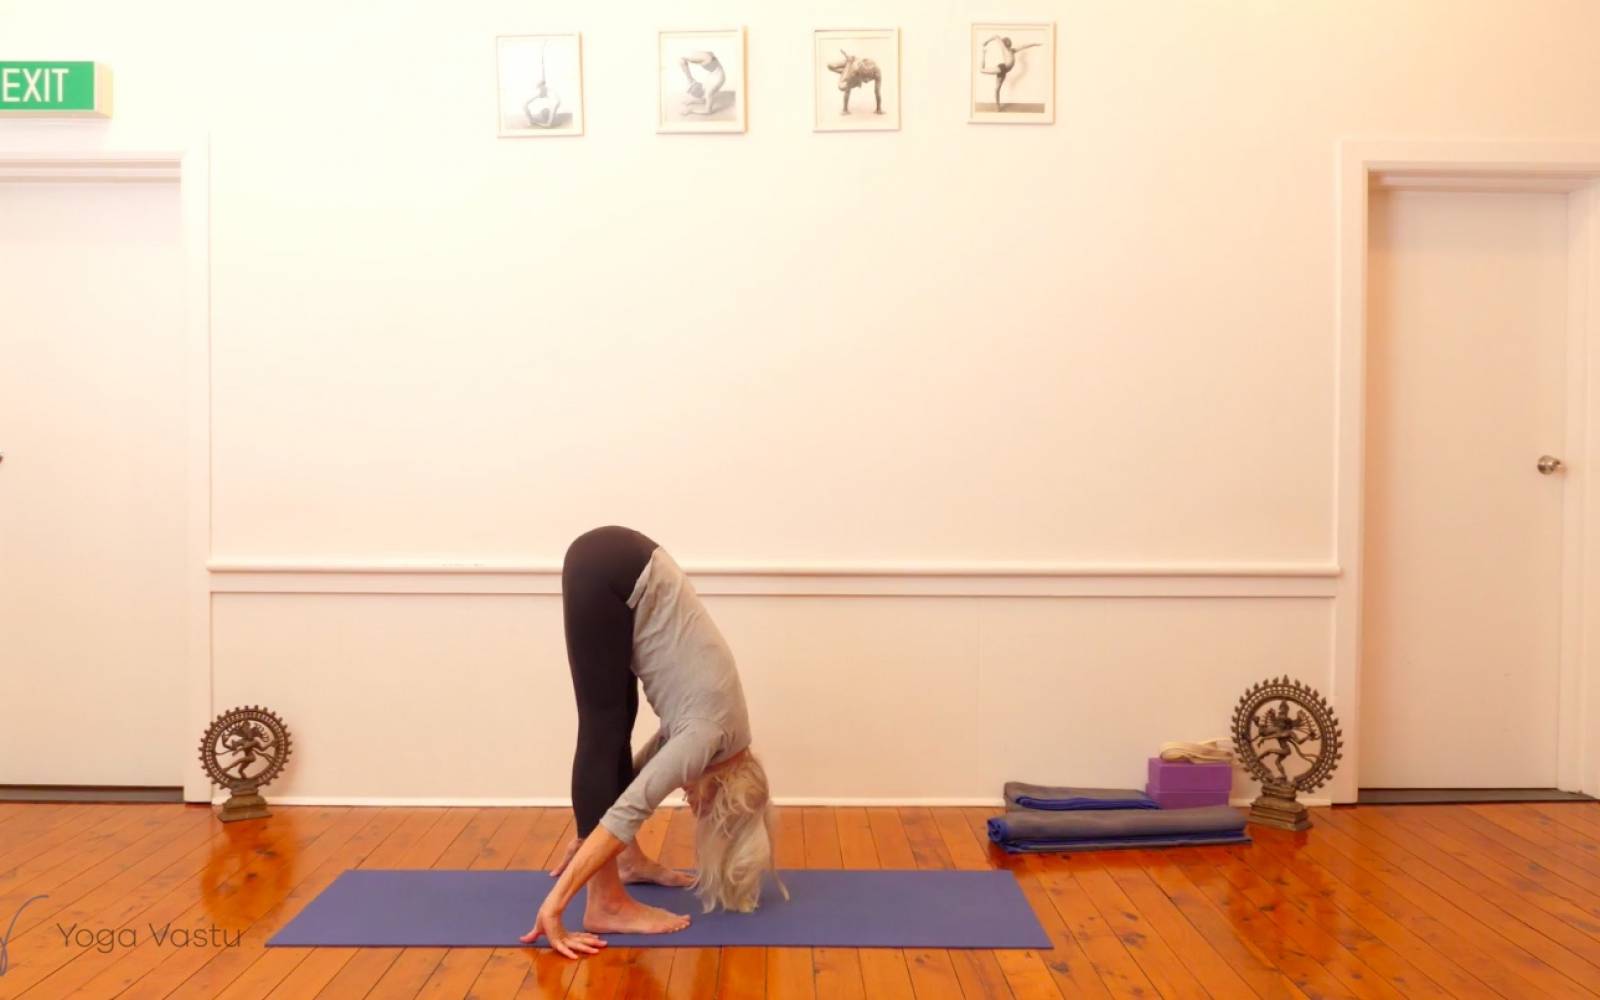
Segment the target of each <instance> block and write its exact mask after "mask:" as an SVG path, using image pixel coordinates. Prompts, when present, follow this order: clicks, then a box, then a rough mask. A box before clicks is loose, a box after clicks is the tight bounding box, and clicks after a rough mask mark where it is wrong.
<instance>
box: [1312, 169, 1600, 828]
mask: <svg viewBox="0 0 1600 1000" xmlns="http://www.w3.org/2000/svg"><path fill="white" fill-rule="evenodd" d="M1337 188H1338V194H1337V206H1338V213H1339V218H1338V249H1337V269H1338V288H1337V301H1336V307H1335V324H1336V327H1337V340H1338V345H1339V347H1338V359H1337V361H1338V377H1337V390H1336V393H1337V395H1336V399H1335V403H1336V406H1337V418H1336V420H1335V425H1336V429H1337V438H1336V441H1335V448H1334V456H1335V461H1336V463H1337V466H1336V468H1335V470H1334V473H1335V475H1334V482H1335V484H1336V485H1335V492H1336V501H1335V507H1336V524H1335V534H1336V537H1335V547H1336V552H1337V559H1338V565H1339V567H1340V575H1339V583H1338V587H1337V596H1336V598H1335V601H1334V649H1333V693H1332V701H1333V704H1334V706H1335V709H1336V710H1337V712H1338V714H1339V717H1340V719H1341V721H1342V722H1343V723H1344V728H1345V729H1346V730H1347V732H1349V733H1350V734H1351V735H1350V736H1349V743H1348V745H1347V746H1346V748H1345V760H1344V767H1343V768H1341V770H1340V773H1339V774H1337V775H1336V776H1335V778H1334V782H1333V788H1332V793H1333V799H1334V801H1336V802H1353V801H1355V798H1356V790H1357V785H1358V776H1359V773H1360V760H1359V753H1360V730H1361V706H1360V697H1361V613H1362V606H1361V601H1362V580H1363V577H1362V545H1363V542H1364V532H1363V526H1364V515H1365V511H1364V509H1363V508H1364V504H1365V473H1366V345H1367V251H1368V232H1367V225H1368V218H1369V215H1368V213H1369V211H1370V207H1371V206H1370V201H1371V198H1370V195H1371V192H1372V190H1373V189H1374V188H1379V189H1387V190H1427V191H1504V192H1551V193H1564V194H1566V195H1567V197H1568V208H1567V211H1568V216H1567V218H1568V267H1569V272H1568V273H1569V280H1568V311H1567V421H1566V440H1565V441H1564V442H1555V443H1554V446H1555V447H1560V448H1563V449H1564V452H1563V453H1560V454H1562V457H1563V459H1564V461H1565V462H1566V464H1567V469H1566V471H1565V476H1566V480H1567V481H1566V488H1567V491H1568V492H1567V496H1566V497H1565V502H1564V503H1563V505H1562V511H1563V514H1562V518H1563V524H1562V532H1563V534H1562V549H1563V552H1562V567H1561V589H1562V608H1561V632H1560V639H1559V641H1560V686H1559V690H1560V700H1561V701H1560V712H1559V723H1558V731H1557V733H1556V734H1555V740H1556V775H1557V784H1558V787H1560V788H1562V789H1564V790H1567V791H1582V792H1587V793H1590V794H1600V732H1597V731H1596V730H1597V729H1600V657H1597V653H1600V620H1597V615H1596V613H1595V601H1594V599H1593V595H1595V594H1597V593H1600V531H1597V530H1596V529H1597V527H1600V520H1597V516H1600V490H1595V489H1591V488H1589V486H1588V471H1589V470H1590V469H1591V468H1595V467H1596V459H1597V458H1600V441H1597V440H1596V435H1591V434H1590V433H1588V428H1590V427H1600V391H1593V390H1591V388H1590V387H1591V386H1593V385H1596V384H1600V382H1597V377H1600V350H1597V349H1595V348H1596V347H1600V144H1597V143H1542V142H1435V141H1417V142H1412V141H1383V140H1379V141H1372V140H1347V141H1345V142H1342V143H1340V145H1339V153H1338V174H1337ZM1529 461H1530V462H1531V461H1532V457H1531V456H1530V458H1529Z"/></svg>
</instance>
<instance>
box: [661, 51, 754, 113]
mask: <svg viewBox="0 0 1600 1000" xmlns="http://www.w3.org/2000/svg"><path fill="white" fill-rule="evenodd" d="M656 54H657V65H656V80H657V83H656V86H657V88H658V92H657V97H656V106H657V110H656V131H657V132H743V131H744V127H745V98H744V87H745V73H744V29H743V28H730V29H728V30H725V31H663V32H661V33H660V34H659V35H658V36H657V40H656Z"/></svg>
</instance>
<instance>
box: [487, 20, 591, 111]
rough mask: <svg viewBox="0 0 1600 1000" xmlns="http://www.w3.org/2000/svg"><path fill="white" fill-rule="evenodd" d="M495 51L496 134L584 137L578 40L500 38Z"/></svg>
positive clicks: (562, 37)
mask: <svg viewBox="0 0 1600 1000" xmlns="http://www.w3.org/2000/svg"><path fill="white" fill-rule="evenodd" d="M495 47H496V52H495V72H496V74H497V75H498V77H499V83H500V103H499V112H500V135H502V136H549V135H582V134H583V45H582V39H581V37H580V36H579V35H577V34H570V35H501V36H500V37H498V38H496V39H495Z"/></svg>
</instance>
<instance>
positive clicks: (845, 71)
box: [811, 28, 900, 132]
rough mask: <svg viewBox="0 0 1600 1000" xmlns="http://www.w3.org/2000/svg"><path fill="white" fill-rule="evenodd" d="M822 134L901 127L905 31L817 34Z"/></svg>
mask: <svg viewBox="0 0 1600 1000" xmlns="http://www.w3.org/2000/svg"><path fill="white" fill-rule="evenodd" d="M811 57H812V65H811V71H812V74H813V76H814V77H815V83H814V84H813V87H812V89H813V90H814V91H815V100H816V110H815V118H814V119H813V121H814V124H813V128H814V129H815V131H818V132H835V131H838V132H863V131H875V130H880V129H897V128H899V127H900V30H899V29H898V28H885V29H878V30H870V29H862V30H855V31H844V30H837V31H836V30H829V31H818V32H816V33H815V34H814V36H813V42H812V52H811Z"/></svg>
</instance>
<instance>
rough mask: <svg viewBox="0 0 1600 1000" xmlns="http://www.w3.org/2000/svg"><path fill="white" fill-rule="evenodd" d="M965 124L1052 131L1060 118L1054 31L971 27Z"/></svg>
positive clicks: (983, 25)
mask: <svg viewBox="0 0 1600 1000" xmlns="http://www.w3.org/2000/svg"><path fill="white" fill-rule="evenodd" d="M971 45H972V70H971V78H972V80H971V94H970V96H969V97H968V99H967V101H968V111H967V120H968V121H972V122H989V123H1000V122H1013V123H1032V124H1040V125H1048V124H1049V123H1051V122H1053V121H1055V117H1056V26H1055V25H1054V24H1016V23H1002V22H982V23H976V24H974V25H973V26H972V39H971Z"/></svg>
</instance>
